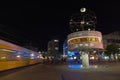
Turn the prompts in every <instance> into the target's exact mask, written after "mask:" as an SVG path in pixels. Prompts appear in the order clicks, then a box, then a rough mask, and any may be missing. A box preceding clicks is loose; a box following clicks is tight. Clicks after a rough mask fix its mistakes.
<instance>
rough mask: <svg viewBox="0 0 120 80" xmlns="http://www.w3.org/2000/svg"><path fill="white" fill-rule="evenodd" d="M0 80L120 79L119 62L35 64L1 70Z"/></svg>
mask: <svg viewBox="0 0 120 80" xmlns="http://www.w3.org/2000/svg"><path fill="white" fill-rule="evenodd" d="M0 80H120V62H99V63H94V64H91V65H90V67H89V68H83V67H82V66H81V65H79V64H78V65H77V64H75V65H72V64H69V65H67V64H37V65H33V66H29V67H24V68H20V69H15V70H10V71H6V72H1V73H0Z"/></svg>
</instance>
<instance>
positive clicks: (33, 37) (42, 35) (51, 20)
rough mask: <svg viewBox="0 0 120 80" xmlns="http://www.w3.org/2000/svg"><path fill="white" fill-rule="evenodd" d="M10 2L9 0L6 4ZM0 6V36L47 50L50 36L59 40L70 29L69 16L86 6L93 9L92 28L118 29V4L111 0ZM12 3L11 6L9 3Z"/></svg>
mask: <svg viewBox="0 0 120 80" xmlns="http://www.w3.org/2000/svg"><path fill="white" fill-rule="evenodd" d="M9 3H10V4H9ZM4 4H5V5H4V6H3V7H1V8H0V34H1V35H0V38H2V39H5V40H7V41H10V42H13V43H15V44H18V45H21V46H26V45H30V44H32V45H33V46H34V47H38V48H39V49H40V50H47V49H46V48H47V43H48V41H49V40H51V39H59V41H60V46H61V47H62V43H63V41H64V40H65V39H66V37H67V35H68V34H69V33H71V31H70V28H69V20H70V16H71V15H72V14H74V13H79V10H80V8H81V7H86V8H87V9H90V10H92V11H94V12H95V13H96V16H97V25H96V30H98V31H101V32H102V33H103V34H108V33H111V32H113V31H120V4H119V2H115V0H114V1H108V0H107V1H106V2H105V0H104V1H102V0H100V2H99V1H98V0H88V1H87V0H82V1H80V0H79V1H75V0H73V1H69V0H68V1H66V2H65V1H61V2H59V1H56V2H55V1H53V2H52V1H49V2H48V1H46V2H39V1H38V2H35V1H31V2H30V1H29V2H22V1H21V2H14V4H13V5H12V2H7V3H6V2H4ZM11 5H12V6H11Z"/></svg>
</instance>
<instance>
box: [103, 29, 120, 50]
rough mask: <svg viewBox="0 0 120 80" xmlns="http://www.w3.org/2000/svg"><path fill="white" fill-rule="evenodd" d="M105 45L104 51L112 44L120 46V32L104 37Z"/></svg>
mask: <svg viewBox="0 0 120 80" xmlns="http://www.w3.org/2000/svg"><path fill="white" fill-rule="evenodd" d="M103 44H104V49H106V47H107V45H110V44H118V45H120V31H115V32H112V33H110V34H107V35H103Z"/></svg>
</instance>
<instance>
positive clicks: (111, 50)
mask: <svg viewBox="0 0 120 80" xmlns="http://www.w3.org/2000/svg"><path fill="white" fill-rule="evenodd" d="M119 47H120V46H119V45H118V44H110V45H108V46H107V48H106V51H105V54H106V55H108V56H110V55H111V54H113V56H114V58H115V54H118V53H119V49H118V48H119Z"/></svg>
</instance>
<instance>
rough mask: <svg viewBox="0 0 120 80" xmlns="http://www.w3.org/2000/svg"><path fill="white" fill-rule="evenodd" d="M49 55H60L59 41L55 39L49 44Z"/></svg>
mask: <svg viewBox="0 0 120 80" xmlns="http://www.w3.org/2000/svg"><path fill="white" fill-rule="evenodd" d="M47 53H48V55H49V56H52V55H56V54H58V53H59V40H58V39H53V40H50V41H49V42H48V50H47Z"/></svg>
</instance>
